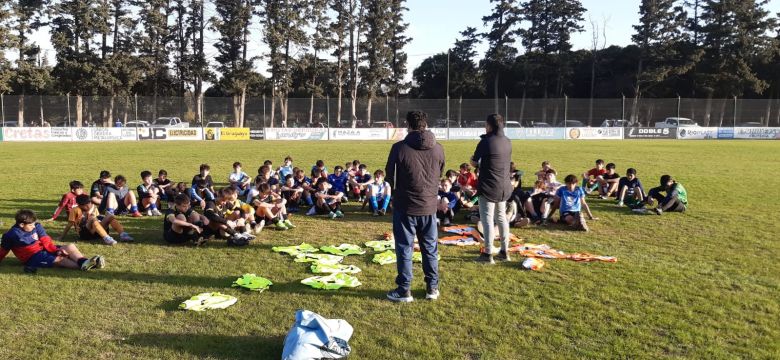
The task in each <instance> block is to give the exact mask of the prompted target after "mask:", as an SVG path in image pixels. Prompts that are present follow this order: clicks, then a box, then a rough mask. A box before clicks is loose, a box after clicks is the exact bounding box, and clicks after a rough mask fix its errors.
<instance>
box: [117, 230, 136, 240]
mask: <svg viewBox="0 0 780 360" xmlns="http://www.w3.org/2000/svg"><path fill="white" fill-rule="evenodd" d="M133 240H135V239H133V237H132V236H130V234H128V233H126V232H123V233H121V234H119V241H122V242H130V241H133Z"/></svg>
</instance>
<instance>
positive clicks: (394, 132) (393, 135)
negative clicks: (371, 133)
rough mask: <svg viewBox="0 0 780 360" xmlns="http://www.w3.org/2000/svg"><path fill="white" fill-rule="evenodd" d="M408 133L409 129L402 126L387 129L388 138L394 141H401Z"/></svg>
mask: <svg viewBox="0 0 780 360" xmlns="http://www.w3.org/2000/svg"><path fill="white" fill-rule="evenodd" d="M407 133H408V130H407V129H401V128H393V129H387V139H388V140H393V141H401V140H403V139H405V138H406V134H407Z"/></svg>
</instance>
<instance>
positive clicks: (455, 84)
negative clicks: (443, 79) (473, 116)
mask: <svg viewBox="0 0 780 360" xmlns="http://www.w3.org/2000/svg"><path fill="white" fill-rule="evenodd" d="M460 36H461V37H462V38H460V39H458V40H456V41H455V45H454V46H453V48H452V51H451V59H450V67H451V70H450V74H451V75H450V92H451V93H452V94H454V95H455V96H458V97H459V98H462V97H467V98H471V97H480V96H482V95H484V87H482V86H481V82H482V79H481V77H480V73H479V69H478V68H477V65H476V62H475V59H476V58H477V51H476V49H475V48H476V46H477V45H478V44H479V43H480V40H479V34H478V33H477V29H476V28H473V27H467V28H466V29H465V30H463V31H461V32H460Z"/></svg>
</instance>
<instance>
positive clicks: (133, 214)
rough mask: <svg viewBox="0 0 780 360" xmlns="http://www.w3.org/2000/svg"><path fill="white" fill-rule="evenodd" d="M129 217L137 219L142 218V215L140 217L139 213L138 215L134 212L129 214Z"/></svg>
mask: <svg viewBox="0 0 780 360" xmlns="http://www.w3.org/2000/svg"><path fill="white" fill-rule="evenodd" d="M130 216H132V217H134V218H139V217H142V216H143V215H141V213H140V212H138V211H136V212H134V213H132V214H130Z"/></svg>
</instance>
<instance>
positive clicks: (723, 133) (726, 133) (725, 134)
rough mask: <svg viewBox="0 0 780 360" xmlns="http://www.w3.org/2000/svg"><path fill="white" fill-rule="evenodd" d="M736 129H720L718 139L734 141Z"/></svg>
mask: <svg viewBox="0 0 780 360" xmlns="http://www.w3.org/2000/svg"><path fill="white" fill-rule="evenodd" d="M733 138H734V128H718V139H733Z"/></svg>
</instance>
